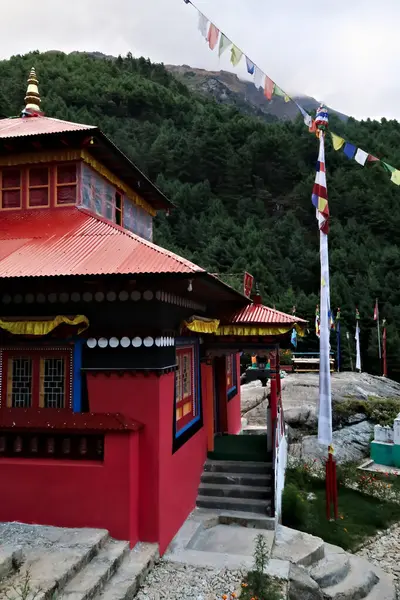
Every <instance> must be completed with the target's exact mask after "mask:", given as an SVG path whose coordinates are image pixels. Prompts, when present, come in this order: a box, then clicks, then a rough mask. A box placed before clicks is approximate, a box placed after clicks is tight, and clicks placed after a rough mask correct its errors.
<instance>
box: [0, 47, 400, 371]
mask: <svg viewBox="0 0 400 600" xmlns="http://www.w3.org/2000/svg"><path fill="white" fill-rule="evenodd" d="M32 65H34V66H35V67H36V70H37V73H38V76H39V79H40V91H41V95H42V99H43V105H42V106H43V109H44V111H45V112H46V114H47V115H48V116H52V117H56V118H62V119H68V120H71V121H77V122H81V123H88V124H95V125H98V126H99V127H100V128H101V129H102V130H103V131H104V132H105V133H106V134H107V135H109V136H110V137H111V138H112V139H113V140H114V141H115V142H116V143H117V144H118V145H119V146H120V147H121V148H122V150H123V151H124V152H126V154H127V155H128V156H129V157H130V158H131V159H132V160H133V161H134V162H135V163H137V165H138V166H139V167H140V168H141V169H142V170H143V171H145V172H146V173H147V174H148V176H149V177H151V178H152V179H153V180H154V181H155V182H156V183H157V185H158V186H160V188H162V190H163V191H164V192H165V193H166V194H167V195H168V196H169V197H170V198H171V200H172V201H173V202H174V203H175V204H176V205H177V209H176V210H173V211H172V213H171V215H170V216H168V217H167V216H164V215H161V216H159V217H158V219H157V227H156V232H155V235H156V242H157V243H159V244H161V245H164V246H166V247H168V248H170V249H172V250H174V251H176V252H179V253H181V254H182V255H183V256H186V257H187V258H189V259H191V260H193V261H195V262H197V263H198V264H200V265H202V266H204V267H206V268H207V269H209V270H210V271H212V272H218V273H220V275H221V276H222V277H223V278H224V279H225V280H226V281H227V282H228V283H230V284H232V285H234V286H236V287H238V288H240V287H241V285H242V279H243V272H244V271H245V270H248V271H249V272H251V273H252V274H253V275H254V276H255V278H256V279H257V281H258V283H259V285H260V288H261V292H262V295H263V300H264V302H265V303H268V304H270V305H275V306H276V307H277V308H279V309H281V310H285V311H289V310H291V309H292V307H293V306H296V307H297V313H298V314H299V315H301V316H304V317H306V318H308V319H309V321H310V333H309V335H308V336H307V339H306V340H305V341H304V342H301V347H299V350H300V349H302V350H307V349H314V348H317V338H316V336H315V332H314V315H315V307H316V304H317V302H318V293H319V255H318V230H317V225H316V219H315V211H314V209H313V207H312V205H311V190H312V185H313V181H314V177H315V162H316V158H317V152H318V141H317V139H316V137H315V136H314V135H311V134H310V133H309V132H308V130H307V128H306V127H305V126H304V124H303V122H302V120H301V119H300V118H299V119H297V120H296V121H294V122H290V121H288V122H286V121H285V122H282V121H277V122H273V123H266V122H265V121H264V120H263V119H261V118H257V117H253V116H248V115H245V114H242V113H240V112H239V111H238V110H237V109H236V108H234V107H232V106H224V105H220V104H217V103H216V102H215V101H214V100H211V99H207V98H205V97H203V96H198V95H196V94H195V93H193V92H191V91H190V90H189V89H188V88H187V87H186V86H185V85H184V84H183V83H182V82H180V81H178V80H177V79H175V78H174V77H173V75H171V74H170V73H169V72H168V71H166V69H165V68H164V66H162V65H155V64H152V63H150V62H149V61H148V60H145V59H143V58H140V59H134V58H132V56H130V55H128V56H127V57H126V58H121V57H118V58H117V59H115V60H112V59H107V60H106V59H102V60H99V59H98V58H95V57H93V56H89V55H86V54H82V53H73V54H70V55H65V54H63V53H61V52H56V51H54V52H48V53H44V54H39V53H38V52H34V53H31V54H29V55H26V56H15V57H13V58H11V59H10V60H7V61H1V62H0V80H1V82H2V85H1V89H0V113H1V114H2V115H4V116H11V115H17V114H19V112H20V110H21V107H22V104H23V98H24V95H25V89H26V79H27V74H28V72H29V69H30V68H31V66H32ZM331 127H332V129H334V130H335V132H337V133H339V134H342V135H343V137H345V138H346V139H348V140H350V141H352V142H353V143H354V144H356V145H360V146H361V147H362V148H363V149H365V150H367V151H369V152H372V153H374V154H375V155H376V156H378V157H379V158H382V159H384V160H386V161H387V162H389V163H390V164H392V165H394V166H398V167H400V124H399V123H398V122H397V121H385V120H383V121H382V123H378V122H376V121H366V122H361V123H360V122H357V121H355V120H354V119H351V118H350V119H348V121H347V122H343V121H341V120H339V119H338V118H337V117H335V116H333V117H332V119H331ZM326 162H327V170H328V192H329V202H330V210H331V214H332V223H331V234H330V237H329V243H330V263H331V302H332V307H333V308H334V309H335V312H336V307H341V311H342V323H343V326H342V347H343V351H344V353H345V359H346V363H347V364H348V351H347V343H346V339H345V331H346V329H348V330H349V331H350V343H351V347H352V348H353V347H354V343H353V338H354V325H355V307H356V306H358V308H359V310H360V314H361V346H362V349H363V361H364V369H365V370H370V371H372V372H378V371H379V361H378V359H377V338H376V329H375V325H374V322H373V319H372V315H373V306H374V302H375V297H378V298H379V299H380V303H381V304H380V309H381V316H382V317H385V318H386V319H387V320H388V357H389V368H390V372H391V374H392V375H394V374H395V371H396V367H397V365H398V358H397V352H398V348H399V342H400V339H399V329H400V250H399V244H400V210H399V203H400V187H397V186H395V185H394V184H393V183H391V182H390V177H389V176H388V174H387V173H385V172H384V170H383V169H382V168H381V167H380V166H379V165H374V166H371V167H365V168H362V167H360V166H359V165H358V164H357V163H355V162H354V161H348V160H347V159H346V157H345V156H344V155H343V154H342V153H341V152H339V153H337V152H334V151H333V149H332V146H331V143H330V140H329V139H328V141H327V157H326ZM334 337H335V336H333V337H332V344H333V347H334V344H335V340H334Z"/></svg>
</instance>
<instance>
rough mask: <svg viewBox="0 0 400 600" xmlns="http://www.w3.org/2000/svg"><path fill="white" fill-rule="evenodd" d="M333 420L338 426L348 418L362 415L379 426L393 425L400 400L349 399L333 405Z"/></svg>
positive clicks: (399, 407) (399, 411)
mask: <svg viewBox="0 0 400 600" xmlns="http://www.w3.org/2000/svg"><path fill="white" fill-rule="evenodd" d="M334 413H335V419H336V421H337V423H338V424H344V423H346V422H347V420H348V418H349V417H351V416H353V415H355V414H357V413H362V414H364V415H366V416H367V418H368V420H369V421H372V422H373V423H378V424H379V425H393V421H394V419H395V418H396V417H397V415H398V414H399V413H400V398H372V397H371V398H368V400H359V399H357V398H349V399H348V400H343V401H341V402H335V404H334Z"/></svg>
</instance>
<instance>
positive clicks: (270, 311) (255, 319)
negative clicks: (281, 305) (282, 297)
mask: <svg viewBox="0 0 400 600" xmlns="http://www.w3.org/2000/svg"><path fill="white" fill-rule="evenodd" d="M229 323H232V324H235V325H236V324H237V325H238V324H242V323H243V324H244V323H246V324H248V323H251V324H253V325H254V324H257V325H258V324H259V325H262V324H266V323H268V324H271V323H272V324H275V323H276V325H279V324H281V323H307V321H305V320H304V319H300V318H299V317H295V316H293V315H288V314H286V313H283V312H281V311H280V310H275V309H274V308H269V307H268V306H264V305H263V304H249V305H248V306H245V307H244V308H242V309H240V310H238V311H237V312H236V313H234V314H233V315H232V316H231V317H230V319H229Z"/></svg>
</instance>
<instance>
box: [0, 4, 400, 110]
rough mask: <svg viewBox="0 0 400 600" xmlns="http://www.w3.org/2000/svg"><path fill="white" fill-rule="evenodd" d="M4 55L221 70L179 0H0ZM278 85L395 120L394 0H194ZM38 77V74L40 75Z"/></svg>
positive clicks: (399, 30)
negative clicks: (112, 58) (128, 58)
mask: <svg viewBox="0 0 400 600" xmlns="http://www.w3.org/2000/svg"><path fill="white" fill-rule="evenodd" d="M4 4H5V5H4V6H3V9H2V34H1V36H0V56H1V57H2V58H8V57H10V56H11V55H13V54H24V53H25V52H28V51H30V50H35V49H36V50H37V49H38V50H54V49H58V50H63V51H64V52H71V51H73V50H98V51H101V52H104V53H106V54H113V55H118V54H122V55H125V54H126V53H127V52H129V51H130V52H132V54H133V55H134V56H146V57H150V58H151V59H152V60H153V61H158V62H164V63H166V64H168V63H170V64H188V65H191V66H193V67H202V68H206V69H210V70H219V69H227V70H233V71H236V72H237V73H238V74H239V75H244V73H245V70H244V67H243V65H242V67H241V68H240V67H239V68H237V69H236V70H235V69H234V68H233V67H232V66H231V65H230V63H229V57H228V53H227V56H226V57H222V59H221V61H220V60H219V59H218V53H217V51H214V52H211V50H209V48H208V47H207V44H206V42H205V41H204V40H203V39H202V38H201V36H200V33H199V32H198V30H197V11H196V10H195V9H194V8H193V6H191V5H190V4H185V3H184V2H183V0H69V1H68V2H65V0H41V1H40V3H39V4H38V5H37V6H36V5H31V4H30V3H28V2H27V0H20V1H19V2H18V1H14V2H5V3H4ZM197 5H198V7H199V8H200V9H201V10H202V11H203V12H204V13H205V14H207V15H208V16H209V18H210V19H211V20H213V21H214V22H215V23H216V24H217V25H218V26H219V27H220V28H221V29H222V30H223V31H224V32H225V33H226V34H227V35H228V36H229V37H230V39H232V40H233V41H234V42H235V43H236V44H237V45H238V46H240V47H242V49H243V50H244V51H245V53H246V54H247V55H248V56H249V57H250V58H251V59H252V60H253V61H254V62H256V63H257V64H258V65H259V66H260V67H261V68H262V69H263V70H264V71H265V72H266V73H267V74H268V75H269V76H270V77H271V78H272V79H274V80H275V81H276V82H277V83H278V85H279V86H280V87H281V88H283V89H284V90H286V91H287V92H291V93H300V94H301V93H303V94H307V95H310V96H314V97H315V98H317V99H318V100H323V101H324V102H326V103H327V104H329V105H330V106H332V107H334V108H335V109H337V110H339V111H341V112H344V113H346V114H349V115H353V116H355V117H356V118H365V117H371V118H381V117H386V118H396V119H398V120H400V0H379V1H377V0H325V2H317V0H312V1H311V0H197ZM38 75H39V77H40V73H39V74H38Z"/></svg>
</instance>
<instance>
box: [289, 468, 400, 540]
mask: <svg viewBox="0 0 400 600" xmlns="http://www.w3.org/2000/svg"><path fill="white" fill-rule="evenodd" d="M398 485H400V482H399V483H398ZM294 491H295V492H296V494H297V496H298V497H297V500H293V494H294ZM309 494H314V496H315V499H314V500H311V501H309V500H307V497H308V495H309ZM338 496H339V515H340V518H339V519H338V521H336V522H331V521H327V518H326V508H325V482H324V480H323V479H321V478H317V477H314V476H311V475H310V474H308V473H307V472H305V471H304V470H301V469H300V470H299V469H288V470H287V475H286V487H285V491H284V496H283V524H284V525H288V526H289V527H291V526H292V527H294V526H296V529H299V530H301V531H304V532H306V533H311V534H312V535H316V536H318V537H321V538H322V539H323V540H324V541H325V542H329V543H331V544H336V545H337V546H341V547H342V548H344V549H345V550H354V549H355V548H356V547H357V546H358V545H359V544H361V543H362V542H364V541H365V540H366V539H367V538H369V537H370V536H373V535H374V534H376V533H377V531H379V530H381V529H386V528H387V527H389V526H390V525H391V524H392V523H395V522H397V521H400V504H397V503H393V502H385V501H382V500H380V499H378V498H375V497H372V496H370V495H367V494H364V493H361V492H360V491H356V490H353V489H350V488H347V487H345V486H343V485H340V486H339V490H338ZM297 506H300V509H299V510H298V512H297V513H296V514H295V515H294V514H293V511H295V510H296V507H297ZM294 520H295V524H296V525H294V524H293V523H294Z"/></svg>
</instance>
